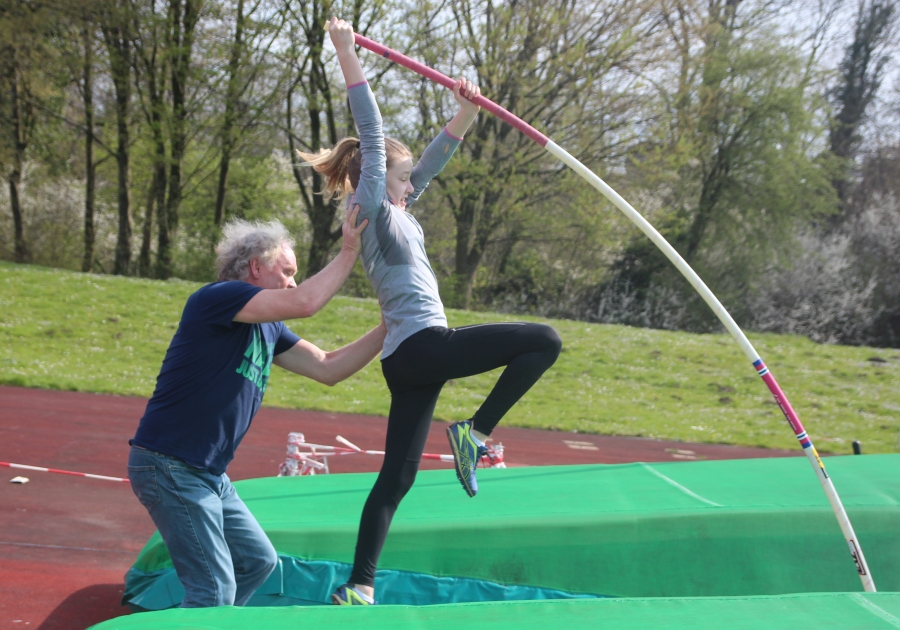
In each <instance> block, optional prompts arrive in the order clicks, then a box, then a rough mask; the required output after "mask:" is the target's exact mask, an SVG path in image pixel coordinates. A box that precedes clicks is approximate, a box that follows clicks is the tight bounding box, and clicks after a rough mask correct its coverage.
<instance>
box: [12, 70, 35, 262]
mask: <svg viewBox="0 0 900 630" xmlns="http://www.w3.org/2000/svg"><path fill="white" fill-rule="evenodd" d="M9 74H10V77H9V78H10V105H11V108H12V111H11V114H12V116H11V122H12V125H11V126H12V129H11V131H12V135H13V167H12V170H11V171H10V174H9V178H8V181H9V205H10V208H11V209H12V215H13V228H14V230H15V254H14V255H15V261H16V262H17V263H27V262H30V261H31V254H30V252H29V251H28V244H27V243H26V242H25V222H24V220H23V218H22V203H21V200H20V198H19V186H20V185H21V183H22V169H23V167H24V164H25V149H26V147H27V142H26V134H25V121H24V120H23V113H24V112H22V109H21V103H20V95H19V91H20V89H19V88H20V86H19V67H18V63H17V62H16V60H15V58H14V59H13V64H12V67H11V68H10V73H9Z"/></svg>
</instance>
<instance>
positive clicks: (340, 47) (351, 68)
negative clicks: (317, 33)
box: [328, 17, 366, 87]
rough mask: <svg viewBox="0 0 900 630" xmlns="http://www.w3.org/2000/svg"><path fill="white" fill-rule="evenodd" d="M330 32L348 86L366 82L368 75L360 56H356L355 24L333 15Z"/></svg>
mask: <svg viewBox="0 0 900 630" xmlns="http://www.w3.org/2000/svg"><path fill="white" fill-rule="evenodd" d="M328 34H329V35H331V43H332V44H334V49H335V50H336V51H337V56H338V61H339V62H340V64H341V72H343V73H344V81H346V82H347V86H348V87H349V86H351V85H356V84H357V83H365V81H366V75H365V73H363V69H362V65H360V63H359V57H357V56H356V40H355V39H354V37H353V26H352V25H351V24H350V23H349V22H346V21H344V20H341V19H339V18H336V17H333V18H331V20H330V21H329V22H328Z"/></svg>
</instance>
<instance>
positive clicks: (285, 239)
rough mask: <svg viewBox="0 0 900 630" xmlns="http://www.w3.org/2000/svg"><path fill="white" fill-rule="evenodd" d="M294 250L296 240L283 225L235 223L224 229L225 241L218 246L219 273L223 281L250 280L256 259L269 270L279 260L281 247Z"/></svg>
mask: <svg viewBox="0 0 900 630" xmlns="http://www.w3.org/2000/svg"><path fill="white" fill-rule="evenodd" d="M283 245H287V246H288V247H293V246H294V239H293V237H292V236H291V233H290V232H288V231H287V228H285V227H284V226H283V225H282V224H281V221H277V220H272V221H267V222H263V221H254V222H252V223H251V222H250V221H244V220H243V219H232V220H231V221H229V222H228V223H226V224H225V227H223V228H222V240H221V241H219V244H218V245H216V254H218V256H217V258H216V271H217V275H218V279H219V281H220V282H221V281H225V280H246V279H247V276H248V275H249V273H250V261H251V260H252V259H254V258H259V260H260V261H261V262H262V263H263V265H264V266H266V267H271V266H272V265H274V264H275V261H277V260H278V255H279V254H280V253H281V247H282V246H283Z"/></svg>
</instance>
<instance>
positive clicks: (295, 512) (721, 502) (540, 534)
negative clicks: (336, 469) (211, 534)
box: [125, 455, 900, 621]
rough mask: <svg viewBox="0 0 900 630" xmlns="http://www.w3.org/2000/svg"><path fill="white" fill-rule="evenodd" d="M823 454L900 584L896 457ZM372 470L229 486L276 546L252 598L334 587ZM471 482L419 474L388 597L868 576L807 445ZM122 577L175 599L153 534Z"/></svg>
mask: <svg viewBox="0 0 900 630" xmlns="http://www.w3.org/2000/svg"><path fill="white" fill-rule="evenodd" d="M825 464H826V466H827V470H828V472H829V474H830V475H831V476H832V479H833V482H834V485H835V487H836V488H837V491H838V493H839V495H840V497H841V499H842V501H843V503H844V506H845V508H846V510H847V513H848V514H849V516H850V519H851V522H852V523H853V526H854V528H855V530H856V534H857V538H858V540H859V542H860V544H861V546H862V549H863V551H864V553H865V554H866V559H867V560H868V562H869V566H870V569H871V571H872V574H873V576H874V580H875V583H876V585H877V586H878V589H879V590H880V591H900V571H898V567H900V455H860V456H847V457H830V458H827V459H826V460H825ZM374 479H375V475H374V474H346V475H320V476H314V477H282V478H267V479H253V480H248V481H243V482H238V483H236V484H235V485H236V487H237V489H238V492H239V494H240V496H241V497H242V498H243V499H244V501H245V502H246V504H247V506H248V507H249V508H250V510H251V511H252V512H253V513H254V515H255V516H256V517H257V519H258V520H259V522H260V524H261V525H262V527H263V529H264V530H265V531H266V533H267V534H268V536H269V538H270V539H271V541H272V543H273V544H274V545H275V548H276V549H277V550H278V552H279V554H280V555H281V557H282V566H281V567H280V569H279V571H277V572H276V573H277V575H273V577H272V578H271V579H270V581H269V582H268V583H267V584H266V585H264V587H265V588H262V589H260V591H259V597H260V598H261V599H260V600H259V601H255V602H251V603H254V604H263V605H273V604H278V603H279V601H278V597H279V595H281V596H284V599H283V601H281V602H280V603H283V604H294V603H316V602H318V603H324V602H326V601H327V596H328V594H329V593H330V592H331V590H332V589H333V588H334V587H336V586H338V585H339V584H341V583H342V582H343V580H344V579H346V576H347V574H348V573H349V563H350V562H352V557H353V550H354V547H355V543H356V530H357V525H358V522H359V515H360V512H361V510H362V506H363V502H364V501H365V499H366V496H367V495H368V492H369V490H370V489H371V487H372V483H373V482H374ZM478 480H479V486H480V488H481V490H480V492H479V494H478V496H477V497H475V498H469V497H467V496H466V495H465V493H464V492H463V490H462V488H461V487H460V486H459V483H458V482H457V480H456V477H455V474H454V473H453V471H452V470H446V471H444V470H440V471H424V472H421V473H420V474H419V477H418V479H417V481H416V484H415V486H414V487H413V489H412V490H411V491H410V493H409V495H408V496H407V497H406V499H405V500H404V502H403V503H402V504H401V506H400V509H399V510H398V512H397V515H396V517H395V519H394V523H393V526H392V528H391V533H390V535H389V537H388V539H387V543H386V545H385V548H384V551H383V553H382V556H381V560H380V564H379V568H380V570H381V572H380V573H379V575H378V578H377V581H376V588H377V589H378V598H379V600H380V601H381V602H382V603H387V604H438V603H440V604H444V603H452V602H460V601H484V600H510V599H533V600H537V599H558V598H560V597H577V596H585V595H587V596H595V597H596V596H600V597H709V596H714V597H723V596H754V595H777V594H786V593H827V592H831V593H842V592H843V593H851V592H858V591H861V590H862V589H861V584H860V580H859V577H858V575H857V573H856V570H855V567H854V564H853V561H852V560H851V557H850V554H849V552H848V549H847V545H846V543H845V541H844V538H843V536H842V535H841V532H840V529H839V527H838V524H837V521H836V519H835V517H834V514H833V512H832V510H831V508H830V506H829V504H828V501H827V499H826V497H825V494H824V492H823V491H822V488H821V486H820V485H819V482H818V480H817V478H816V476H815V474H814V472H813V470H812V467H811V466H810V463H809V461H808V460H807V459H806V458H805V457H796V458H777V459H752V460H732V461H699V462H673V463H661V464H640V463H638V464H622V465H611V466H607V465H594V466H552V467H531V468H508V469H487V470H479V472H478ZM126 577H127V579H126V592H125V602H126V603H130V604H131V605H132V606H134V607H136V608H143V609H160V608H168V607H171V606H176V605H178V603H179V602H180V599H181V596H182V595H181V593H182V592H180V591H179V590H178V589H180V583H178V581H177V579H176V578H175V575H174V571H173V569H172V568H171V561H170V560H169V557H168V552H167V550H166V548H165V545H164V544H163V543H162V541H161V540H160V538H159V536H158V534H155V535H154V536H153V537H152V538H151V539H150V541H149V542H148V543H147V545H146V547H145V548H144V550H143V551H142V552H141V554H140V555H139V557H138V558H137V560H136V562H135V564H134V566H133V567H132V569H131V570H130V571H129V573H128V576H126ZM388 585H389V586H390V588H387V586H388ZM517 589H519V590H517ZM523 589H524V590H523ZM579 601H580V600H579ZM841 601H845V600H841ZM846 601H851V600H846ZM852 601H856V600H852ZM574 605H575V604H573V606H574ZM579 605H581V604H579ZM597 605H599V604H597ZM642 605H645V604H642ZM646 605H649V604H646ZM680 605H681V604H677V605H676V604H672V606H680ZM842 605H844V604H842ZM847 605H848V606H849V604H847ZM852 606H855V607H857V608H858V607H859V606H857V604H853V605H852ZM852 606H851V608H850V609H853V608H852ZM613 608H614V606H613ZM613 608H610V609H609V610H611V609H613ZM572 610H581V609H580V608H578V606H575V608H572ZM598 610H600V609H598ZM602 610H604V611H605V610H608V609H607V608H602ZM241 614H244V613H243V611H241ZM417 614H418V613H417ZM422 614H424V613H422ZM604 614H605V613H604ZM817 617H818V619H819V620H820V621H821V616H817Z"/></svg>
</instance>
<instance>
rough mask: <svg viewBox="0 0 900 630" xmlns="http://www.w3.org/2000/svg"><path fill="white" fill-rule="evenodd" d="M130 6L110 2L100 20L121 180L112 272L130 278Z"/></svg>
mask: <svg viewBox="0 0 900 630" xmlns="http://www.w3.org/2000/svg"><path fill="white" fill-rule="evenodd" d="M130 12H131V3H130V1H129V0H109V2H108V3H107V6H106V11H105V13H104V15H103V17H102V19H101V26H100V28H101V30H102V32H103V39H104V41H105V42H106V49H107V51H108V54H109V68H110V77H111V79H112V82H113V86H114V88H115V110H116V166H117V178H118V195H117V197H118V212H119V230H118V237H117V239H116V257H115V264H114V266H113V273H114V274H117V275H127V274H129V273H130V271H131V232H132V217H131V165H130V159H131V155H130V142H131V139H130V129H129V124H130V119H129V118H130V112H131V67H132V54H133V50H132V41H131V35H132V31H131V15H130Z"/></svg>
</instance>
